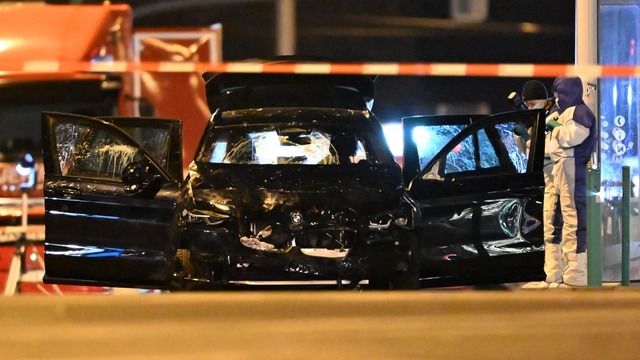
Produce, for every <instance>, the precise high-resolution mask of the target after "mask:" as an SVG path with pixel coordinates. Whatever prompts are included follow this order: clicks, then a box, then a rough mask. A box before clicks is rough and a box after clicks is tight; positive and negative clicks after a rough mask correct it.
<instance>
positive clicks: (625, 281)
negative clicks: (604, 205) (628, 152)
mask: <svg viewBox="0 0 640 360" xmlns="http://www.w3.org/2000/svg"><path fill="white" fill-rule="evenodd" d="M630 179H631V170H630V168H629V166H623V167H622V219H621V227H622V280H621V282H620V284H621V285H622V286H629V284H630V279H629V262H630V251H631V245H630V242H629V234H630V233H629V222H630V218H629V204H630V199H631V181H630Z"/></svg>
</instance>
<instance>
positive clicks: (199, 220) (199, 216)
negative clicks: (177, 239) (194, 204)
mask: <svg viewBox="0 0 640 360" xmlns="http://www.w3.org/2000/svg"><path fill="white" fill-rule="evenodd" d="M182 216H183V217H184V219H185V221H186V222H187V223H189V224H204V225H220V224H221V223H223V222H224V221H225V220H227V219H228V218H229V215H225V214H221V213H219V212H215V211H210V210H200V209H194V210H186V209H185V210H184V211H183V212H182Z"/></svg>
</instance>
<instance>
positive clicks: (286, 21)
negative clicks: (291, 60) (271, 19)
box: [276, 0, 296, 55]
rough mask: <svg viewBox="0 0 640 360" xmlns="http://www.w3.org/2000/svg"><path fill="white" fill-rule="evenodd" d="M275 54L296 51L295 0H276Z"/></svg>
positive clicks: (293, 53)
mask: <svg viewBox="0 0 640 360" xmlns="http://www.w3.org/2000/svg"><path fill="white" fill-rule="evenodd" d="M276 26H277V34H276V42H277V45H276V46H277V49H276V52H277V55H295V53H296V0H276Z"/></svg>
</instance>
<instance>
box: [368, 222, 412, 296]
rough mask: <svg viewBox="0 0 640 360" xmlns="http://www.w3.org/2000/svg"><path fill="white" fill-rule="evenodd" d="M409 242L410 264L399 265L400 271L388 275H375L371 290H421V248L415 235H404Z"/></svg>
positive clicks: (372, 279) (371, 281) (370, 283)
mask: <svg viewBox="0 0 640 360" xmlns="http://www.w3.org/2000/svg"><path fill="white" fill-rule="evenodd" d="M403 236H404V238H405V240H406V241H408V242H409V249H410V256H409V260H408V262H403V263H399V264H398V269H396V271H394V272H393V273H392V274H388V275H386V276H385V275H374V276H371V277H370V278H369V288H370V289H374V290H416V289H419V288H420V246H419V243H418V241H417V238H416V236H415V235H414V234H412V233H409V232H405V233H404V234H403Z"/></svg>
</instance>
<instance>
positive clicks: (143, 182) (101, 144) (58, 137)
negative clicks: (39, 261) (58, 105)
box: [42, 113, 182, 288]
mask: <svg viewBox="0 0 640 360" xmlns="http://www.w3.org/2000/svg"><path fill="white" fill-rule="evenodd" d="M42 136H43V157H44V163H45V185H44V196H45V227H46V230H45V231H46V235H45V236H46V238H45V267H46V274H45V278H44V281H45V282H47V283H65V284H85V285H101V286H127V287H150V288H151V287H153V288H163V287H165V284H166V282H167V280H168V279H169V277H170V275H171V271H172V266H173V259H174V254H175V251H176V250H175V242H176V241H177V240H176V239H177V236H176V229H175V221H174V216H175V206H176V205H175V202H176V198H177V196H178V192H179V185H180V179H181V177H182V155H181V123H180V121H178V120H171V119H141V118H103V119H100V118H93V117H86V116H80V115H71V114H62V113H43V115H42Z"/></svg>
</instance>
